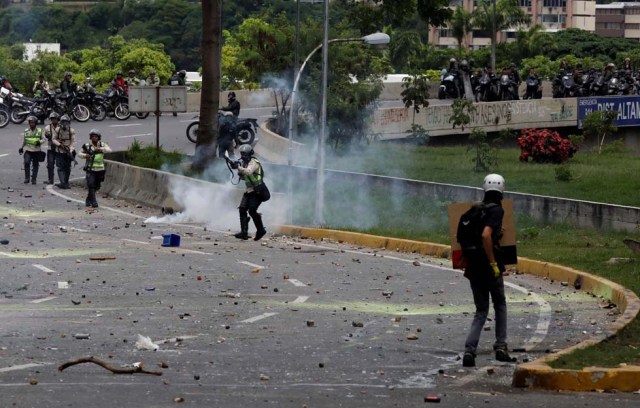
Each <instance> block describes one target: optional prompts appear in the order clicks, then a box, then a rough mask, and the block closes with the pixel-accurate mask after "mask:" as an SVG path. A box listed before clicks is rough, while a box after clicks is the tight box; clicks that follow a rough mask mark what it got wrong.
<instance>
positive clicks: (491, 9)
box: [472, 0, 531, 70]
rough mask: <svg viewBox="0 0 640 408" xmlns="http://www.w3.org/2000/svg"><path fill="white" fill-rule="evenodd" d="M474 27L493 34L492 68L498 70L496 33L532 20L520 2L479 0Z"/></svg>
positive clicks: (511, 0)
mask: <svg viewBox="0 0 640 408" xmlns="http://www.w3.org/2000/svg"><path fill="white" fill-rule="evenodd" d="M472 15H473V18H472V22H473V27H475V28H479V29H481V30H485V31H487V32H490V33H491V67H492V68H493V69H494V70H495V68H496V42H497V40H496V33H497V32H498V31H503V30H506V29H508V28H511V27H515V26H518V25H520V24H529V23H530V22H531V18H529V16H528V15H527V13H525V11H524V10H522V7H520V3H519V2H518V0H478V4H477V6H476V8H475V10H473V13H472Z"/></svg>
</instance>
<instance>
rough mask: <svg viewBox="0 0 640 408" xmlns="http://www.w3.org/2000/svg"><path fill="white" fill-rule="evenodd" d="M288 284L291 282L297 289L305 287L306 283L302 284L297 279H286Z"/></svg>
mask: <svg viewBox="0 0 640 408" xmlns="http://www.w3.org/2000/svg"><path fill="white" fill-rule="evenodd" d="M287 280H288V281H289V282H291V283H292V284H293V285H294V286H298V287H304V286H307V284H306V283H302V282H300V281H299V280H297V279H287Z"/></svg>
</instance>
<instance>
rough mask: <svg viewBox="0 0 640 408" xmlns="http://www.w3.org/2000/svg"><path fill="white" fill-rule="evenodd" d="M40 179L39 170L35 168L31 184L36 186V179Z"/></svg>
mask: <svg viewBox="0 0 640 408" xmlns="http://www.w3.org/2000/svg"><path fill="white" fill-rule="evenodd" d="M37 178H38V168H37V167H35V168H34V169H33V171H32V172H31V184H36V179H37Z"/></svg>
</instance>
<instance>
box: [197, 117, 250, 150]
mask: <svg viewBox="0 0 640 408" xmlns="http://www.w3.org/2000/svg"><path fill="white" fill-rule="evenodd" d="M228 113H229V112H221V111H218V129H219V131H220V133H222V132H233V139H234V140H235V142H236V145H238V146H240V145H243V144H250V145H254V144H255V142H256V141H257V140H256V133H257V131H258V120H257V119H235V123H234V120H233V119H232V118H231V117H230V116H229V115H227V114H228ZM198 117H199V116H194V119H197V118H198ZM199 126H200V121H199V120H195V121H193V122H191V123H190V124H189V126H187V139H189V141H190V142H192V143H197V142H198V128H199Z"/></svg>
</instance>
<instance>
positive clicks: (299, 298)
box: [291, 296, 309, 303]
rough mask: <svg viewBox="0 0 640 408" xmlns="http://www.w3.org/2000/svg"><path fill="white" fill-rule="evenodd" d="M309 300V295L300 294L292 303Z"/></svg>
mask: <svg viewBox="0 0 640 408" xmlns="http://www.w3.org/2000/svg"><path fill="white" fill-rule="evenodd" d="M307 300H309V296H298V297H297V298H295V300H294V301H293V302H291V303H304V302H306V301H307Z"/></svg>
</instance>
